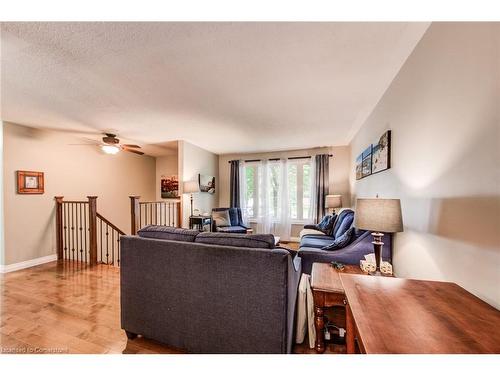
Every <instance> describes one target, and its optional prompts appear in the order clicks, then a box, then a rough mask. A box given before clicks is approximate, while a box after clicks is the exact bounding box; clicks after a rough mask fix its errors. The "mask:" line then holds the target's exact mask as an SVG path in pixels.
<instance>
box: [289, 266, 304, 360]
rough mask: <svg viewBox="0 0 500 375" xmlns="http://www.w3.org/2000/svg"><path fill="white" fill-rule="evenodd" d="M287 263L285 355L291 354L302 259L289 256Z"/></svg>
mask: <svg viewBox="0 0 500 375" xmlns="http://www.w3.org/2000/svg"><path fill="white" fill-rule="evenodd" d="M290 259H291V261H290V262H288V280H287V283H288V285H287V289H288V290H287V300H288V303H287V305H288V307H287V338H286V341H287V353H291V352H292V347H293V341H294V329H295V310H296V309H295V306H296V303H297V292H298V290H299V283H300V277H301V276H302V259H300V257H298V256H295V257H293V256H290Z"/></svg>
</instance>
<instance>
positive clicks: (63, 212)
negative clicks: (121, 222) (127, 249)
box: [55, 196, 125, 267]
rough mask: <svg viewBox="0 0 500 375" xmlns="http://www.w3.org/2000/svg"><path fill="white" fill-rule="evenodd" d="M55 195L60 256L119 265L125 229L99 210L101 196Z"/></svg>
mask: <svg viewBox="0 0 500 375" xmlns="http://www.w3.org/2000/svg"><path fill="white" fill-rule="evenodd" d="M55 199H56V247H57V259H58V260H71V261H76V262H82V263H88V264H90V265H95V264H108V265H113V266H118V267H119V266H120V236H122V235H124V234H125V232H124V231H122V230H121V229H119V228H118V227H117V226H116V225H114V224H113V223H111V222H110V221H109V220H108V219H106V218H105V217H104V216H102V215H101V214H100V213H98V212H97V197H96V196H89V197H87V201H65V200H64V197H62V196H58V197H55Z"/></svg>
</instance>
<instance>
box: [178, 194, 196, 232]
mask: <svg viewBox="0 0 500 375" xmlns="http://www.w3.org/2000/svg"><path fill="white" fill-rule="evenodd" d="M176 207H177V210H176V211H177V228H182V198H181V199H180V200H179V201H178V202H177V204H176ZM191 207H192V206H191Z"/></svg>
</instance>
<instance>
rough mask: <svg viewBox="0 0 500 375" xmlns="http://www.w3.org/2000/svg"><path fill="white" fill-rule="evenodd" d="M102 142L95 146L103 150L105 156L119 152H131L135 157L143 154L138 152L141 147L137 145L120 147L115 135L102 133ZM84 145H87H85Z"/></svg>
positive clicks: (96, 143)
mask: <svg viewBox="0 0 500 375" xmlns="http://www.w3.org/2000/svg"><path fill="white" fill-rule="evenodd" d="M92 142H95V141H92ZM102 142H103V143H99V142H95V145H96V146H100V147H101V150H103V151H104V152H105V153H106V154H111V155H114V154H117V153H118V152H120V151H128V152H133V153H134V154H137V155H144V152H142V151H139V150H138V149H139V148H141V146H139V145H128V144H125V145H121V144H120V140H119V139H118V138H116V134H111V133H104V137H102ZM85 145H89V144H88V143H87V144H85ZM92 146H93V144H92Z"/></svg>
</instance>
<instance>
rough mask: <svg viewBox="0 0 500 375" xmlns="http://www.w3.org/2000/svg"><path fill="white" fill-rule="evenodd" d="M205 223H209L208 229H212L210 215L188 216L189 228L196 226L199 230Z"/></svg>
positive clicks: (201, 229) (201, 230)
mask: <svg viewBox="0 0 500 375" xmlns="http://www.w3.org/2000/svg"><path fill="white" fill-rule="evenodd" d="M205 225H209V226H210V229H209V231H210V232H211V231H212V216H203V215H199V216H189V229H193V228H195V227H197V228H198V229H199V230H200V232H203V231H204V227H205Z"/></svg>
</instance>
